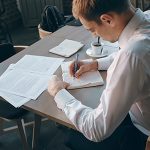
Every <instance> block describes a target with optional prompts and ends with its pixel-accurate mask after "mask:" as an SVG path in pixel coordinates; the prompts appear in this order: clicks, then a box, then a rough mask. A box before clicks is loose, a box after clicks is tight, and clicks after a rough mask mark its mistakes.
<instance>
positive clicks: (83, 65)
mask: <svg viewBox="0 0 150 150" xmlns="http://www.w3.org/2000/svg"><path fill="white" fill-rule="evenodd" d="M74 63H75V61H73V62H72V63H71V64H70V66H69V72H70V75H71V76H74V66H75V65H74ZM77 65H78V68H79V70H78V71H77V72H76V73H75V77H76V78H79V77H80V76H81V75H82V74H83V73H85V72H89V71H92V70H97V69H98V63H97V61H96V60H94V61H92V62H89V61H79V62H78V64H77Z"/></svg>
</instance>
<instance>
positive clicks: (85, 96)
mask: <svg viewBox="0 0 150 150" xmlns="http://www.w3.org/2000/svg"><path fill="white" fill-rule="evenodd" d="M64 39H71V40H76V41H81V42H82V43H83V44H85V46H84V47H83V48H82V49H81V50H80V51H79V54H80V57H79V59H89V58H90V57H89V56H87V55H86V50H87V48H89V47H90V43H91V41H92V37H91V34H90V33H89V32H88V31H86V30H85V29H84V28H83V27H82V26H81V27H72V26H65V27H63V28H61V29H60V30H58V31H56V32H55V33H53V34H51V35H50V36H48V37H46V38H44V39H42V40H40V41H38V42H36V43H35V44H33V45H32V46H29V47H28V48H27V49H25V50H23V51H22V52H20V53H18V54H16V55H14V56H13V57H11V58H9V59H8V60H6V61H4V62H3V63H1V64H0V75H1V74H2V73H3V72H4V71H5V70H6V69H7V67H8V66H9V65H10V64H12V63H16V62H17V61H18V60H20V59H21V58H22V57H23V56H24V55H26V54H28V55H40V56H48V57H59V58H60V56H58V55H54V54H51V53H49V52H48V50H49V49H51V48H53V47H54V46H56V45H58V44H59V43H60V42H62V41H63V40H64ZM74 58H75V56H74V55H73V56H71V57H70V58H67V59H65V61H68V60H72V59H74ZM55 74H57V75H58V76H59V77H60V78H61V69H60V67H59V69H58V70H57V71H56V73H55ZM101 74H102V77H103V78H104V79H105V78H106V72H101ZM104 88H105V86H98V87H91V88H84V89H76V90H69V92H70V93H71V94H72V95H73V96H74V97H75V98H77V99H78V100H80V101H81V102H82V103H83V104H85V105H86V106H89V107H92V108H96V106H97V105H98V103H99V98H100V95H101V93H102V91H103V90H104ZM22 107H23V108H25V109H27V110H29V111H32V112H34V113H36V114H38V115H41V116H44V117H47V118H49V119H50V120H53V121H55V122H58V123H60V124H63V125H65V126H67V127H71V128H74V129H75V127H74V126H73V125H72V123H71V122H70V121H69V120H68V119H67V117H66V116H65V114H64V112H62V111H61V110H59V109H58V108H57V106H56V103H55V101H54V99H53V97H51V96H50V95H49V94H48V92H47V91H44V92H43V93H42V94H41V95H40V96H39V97H38V99H37V100H36V101H33V100H31V101H29V102H28V103H26V104H25V105H24V106H22Z"/></svg>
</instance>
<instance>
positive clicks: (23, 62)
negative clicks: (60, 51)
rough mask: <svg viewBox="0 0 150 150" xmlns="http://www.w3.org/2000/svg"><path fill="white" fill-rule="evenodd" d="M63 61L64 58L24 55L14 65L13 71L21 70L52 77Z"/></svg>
mask: <svg viewBox="0 0 150 150" xmlns="http://www.w3.org/2000/svg"><path fill="white" fill-rule="evenodd" d="M63 61H64V58H52V57H45V56H34V55H25V56H24V57H23V58H22V59H20V60H19V61H18V62H17V63H16V64H15V66H14V69H15V68H17V69H22V70H24V71H28V72H32V73H36V74H47V75H52V74H54V72H55V71H56V70H57V69H58V67H59V66H60V65H61V63H62V62H63Z"/></svg>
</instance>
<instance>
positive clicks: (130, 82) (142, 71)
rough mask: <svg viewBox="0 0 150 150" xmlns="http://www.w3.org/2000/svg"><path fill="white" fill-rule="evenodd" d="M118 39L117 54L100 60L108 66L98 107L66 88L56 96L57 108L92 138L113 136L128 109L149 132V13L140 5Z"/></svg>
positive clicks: (99, 62)
mask: <svg viewBox="0 0 150 150" xmlns="http://www.w3.org/2000/svg"><path fill="white" fill-rule="evenodd" d="M118 41H119V46H120V48H121V50H120V51H119V52H118V53H117V55H116V56H115V58H114V55H110V56H109V57H106V58H102V59H98V60H97V61H98V65H99V69H101V70H104V69H106V70H107V69H108V71H107V79H106V88H105V90H104V91H103V93H102V95H101V97H100V104H99V105H98V107H97V108H95V109H92V108H89V107H87V106H85V105H83V104H82V103H81V102H80V101H78V100H77V99H76V98H74V97H73V96H72V95H71V94H70V93H69V92H68V91H67V90H65V89H62V90H60V91H59V92H58V93H57V94H56V96H55V101H56V103H57V106H58V108H60V109H62V110H63V111H64V112H65V114H66V116H67V117H68V118H69V119H70V120H71V122H72V123H73V124H74V125H75V127H76V128H77V129H78V130H79V131H80V132H82V133H83V134H84V135H85V137H87V138H88V139H90V140H92V141H101V140H103V139H105V138H106V137H108V136H110V135H111V134H112V133H113V131H114V130H115V129H116V128H117V127H118V126H119V124H120V123H121V122H122V121H123V119H124V118H125V116H126V115H127V114H128V112H129V114H130V117H131V120H132V121H133V123H134V125H135V126H136V127H137V128H138V129H139V130H141V131H142V132H143V133H145V134H147V135H150V14H147V15H145V14H144V13H143V12H142V11H141V10H140V9H137V11H136V13H135V15H134V16H133V18H132V19H131V20H130V22H129V23H128V24H127V26H126V27H125V28H124V30H123V32H122V33H121V36H120V37H119V40H118ZM83 94H84V93H83Z"/></svg>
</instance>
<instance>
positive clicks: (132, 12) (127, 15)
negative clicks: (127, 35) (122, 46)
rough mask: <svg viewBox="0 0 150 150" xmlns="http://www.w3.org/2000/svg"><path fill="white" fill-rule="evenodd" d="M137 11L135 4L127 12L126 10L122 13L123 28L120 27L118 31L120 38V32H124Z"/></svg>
mask: <svg viewBox="0 0 150 150" xmlns="http://www.w3.org/2000/svg"><path fill="white" fill-rule="evenodd" d="M135 11H136V9H135V8H134V7H133V6H131V7H130V8H129V10H128V11H127V12H125V13H123V14H122V15H121V16H122V17H121V20H120V22H121V24H120V26H121V28H120V31H119V32H118V38H119V36H120V34H121V33H122V31H123V30H124V28H125V27H126V25H127V24H128V23H129V21H130V20H131V19H132V17H133V16H134V15H135Z"/></svg>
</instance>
